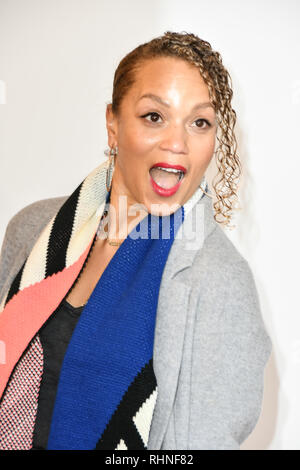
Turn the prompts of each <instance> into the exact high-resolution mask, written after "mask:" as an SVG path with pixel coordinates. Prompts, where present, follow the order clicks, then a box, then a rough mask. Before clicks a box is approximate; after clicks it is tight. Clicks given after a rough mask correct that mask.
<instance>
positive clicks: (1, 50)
mask: <svg viewBox="0 0 300 470" xmlns="http://www.w3.org/2000/svg"><path fill="white" fill-rule="evenodd" d="M299 20H300V3H299V2H298V1H297V0H286V1H282V0H280V1H279V0H264V1H260V0H251V1H250V0H248V1H243V2H241V1H239V0H227V1H226V2H224V1H222V0H211V1H210V2H207V1H205V2H204V1H201V0H187V1H185V2H182V0H151V2H149V1H145V0H144V1H143V0H130V1H127V2H125V1H123V0H110V1H108V0H84V1H82V0H81V1H80V0H0V103H1V104H0V175H1V185H0V201H1V202H0V209H1V212H0V243H1V242H2V239H3V236H4V232H5V228H6V225H7V223H8V221H9V219H10V218H11V217H12V216H13V215H14V214H15V213H16V212H17V211H18V210H20V209H21V208H23V207H24V206H26V205H27V204H30V203H32V202H34V201H36V200H39V199H44V198H48V197H55V196H62V195H68V194H70V193H71V191H73V189H74V188H75V187H76V186H77V185H78V184H79V183H80V182H81V181H82V179H83V178H84V177H85V176H86V175H87V174H88V173H89V172H90V171H91V170H92V169H93V168H94V167H96V166H97V165H98V164H99V163H101V161H103V160H104V158H106V157H104V155H103V150H104V149H105V148H106V146H107V140H106V129H105V107H106V104H107V103H108V102H109V101H110V99H111V91H112V79H113V73H114V70H115V68H116V66H117V65H118V63H119V61H120V60H121V58H122V57H123V56H124V55H125V54H126V53H127V52H129V51H130V50H131V49H133V48H134V47H136V46H137V45H138V44H140V43H142V42H145V41H148V40H149V39H152V38H153V37H155V36H157V35H160V34H163V33H164V31H166V30H172V31H178V32H181V31H187V32H193V33H195V34H197V35H199V36H200V37H201V38H203V39H205V40H207V41H209V42H210V43H211V45H212V47H213V48H214V49H216V50H218V51H219V52H220V53H221V55H222V57H223V62H224V64H225V66H226V67H227V68H228V70H229V72H230V74H231V76H232V80H233V89H234V107H235V110H236V112H237V116H238V124H237V136H238V144H239V153H240V156H241V160H242V165H243V177H242V181H241V188H240V194H239V197H240V205H241V206H242V210H241V211H239V212H238V214H237V216H236V217H235V220H234V223H235V224H236V226H237V228H236V229H235V230H233V231H228V230H226V233H227V235H228V236H229V237H230V238H231V239H232V241H233V242H234V244H235V245H236V246H237V248H238V249H239V250H240V252H241V253H242V254H243V256H245V258H246V259H247V260H248V261H249V264H250V266H251V267H252V270H253V273H254V276H255V279H256V283H257V287H258V291H259V295H260V301H261V308H262V313H263V317H264V321H265V324H266V327H267V330H268V332H269V334H270V336H271V338H272V341H273V346H274V347H273V353H272V355H271V358H270V360H269V362H268V365H267V367H266V370H265V393H264V403H263V409H262V413H261V416H260V419H259V422H258V424H257V426H256V428H255V430H254V431H253V433H252V434H251V435H250V436H249V438H248V439H247V441H245V442H244V444H243V445H242V449H266V450H274V449H278V450H283V449H298V450H299V449H300V434H299V425H300V401H299V399H298V397H299V396H300V315H299V314H300V309H299V301H298V289H299V287H298V284H299V275H298V267H299V262H300V256H299V248H298V240H299V235H300V234H299V223H298V213H297V212H298V210H297V204H298V174H299V171H300V164H299V161H300V155H299V146H298V135H299V126H300V119H299V113H300V61H299V52H300V50H299V49H300V47H299V44H300V32H299V31H300V28H299ZM214 171H215V167H214V165H213V164H212V165H211V167H210V169H209V172H208V179H209V178H212V176H213V174H214ZM209 181H210V179H209Z"/></svg>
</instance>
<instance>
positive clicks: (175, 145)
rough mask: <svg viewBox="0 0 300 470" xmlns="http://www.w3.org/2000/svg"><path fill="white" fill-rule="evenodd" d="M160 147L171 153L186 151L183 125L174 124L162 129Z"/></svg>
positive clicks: (185, 136)
mask: <svg viewBox="0 0 300 470" xmlns="http://www.w3.org/2000/svg"><path fill="white" fill-rule="evenodd" d="M160 148H161V149H162V150H167V151H169V152H173V153H187V135H186V131H185V129H184V127H183V126H180V125H176V124H174V125H170V126H168V127H167V128H166V129H164V132H163V136H162V139H161V144H160Z"/></svg>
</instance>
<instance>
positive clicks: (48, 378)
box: [32, 299, 84, 450]
mask: <svg viewBox="0 0 300 470" xmlns="http://www.w3.org/2000/svg"><path fill="white" fill-rule="evenodd" d="M83 308H84V306H82V307H73V306H72V305H71V304H69V302H67V300H65V299H63V300H62V302H61V303H60V305H59V306H58V307H57V309H56V310H55V312H53V314H52V315H51V317H50V318H49V319H48V320H47V321H46V322H45V323H44V325H43V326H42V328H41V329H40V331H39V336H40V340H41V343H42V346H43V351H44V370H43V376H42V381H41V386H40V393H39V399H38V409H37V416H36V421H35V428H34V433H33V446H32V449H33V450H39V449H46V448H47V442H48V437H49V433H50V424H51V418H52V412H53V408H54V403H55V397H56V390H57V386H58V382H59V375H60V370H61V367H62V363H63V359H64V355H65V353H66V350H67V346H68V344H69V341H70V339H71V336H72V333H73V330H74V328H75V326H76V323H77V321H78V319H79V317H80V314H81V312H82V310H83Z"/></svg>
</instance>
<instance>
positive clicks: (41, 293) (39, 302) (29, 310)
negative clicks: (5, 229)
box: [0, 240, 93, 397]
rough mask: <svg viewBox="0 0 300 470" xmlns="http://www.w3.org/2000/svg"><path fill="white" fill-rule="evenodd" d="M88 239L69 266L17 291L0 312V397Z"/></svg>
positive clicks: (65, 288) (70, 280) (61, 292)
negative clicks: (0, 353) (0, 357)
mask: <svg viewBox="0 0 300 470" xmlns="http://www.w3.org/2000/svg"><path fill="white" fill-rule="evenodd" d="M92 242H93V240H92V241H91V242H90V243H89V245H88V247H87V248H86V249H85V251H84V252H83V253H82V254H81V255H80V257H79V258H78V260H77V261H75V263H73V264H72V265H71V266H68V267H67V268H65V269H63V271H60V272H58V273H55V274H53V275H52V276H49V277H47V278H45V279H42V280H41V281H40V282H36V283H35V284H32V285H30V286H28V287H25V288H24V289H23V290H21V291H19V292H17V293H16V294H15V295H14V296H13V297H12V298H11V299H10V301H9V302H8V303H7V305H6V307H5V308H4V310H3V312H2V313H1V314H0V341H2V342H3V343H2V344H4V346H5V356H6V360H5V363H4V364H0V397H1V396H2V394H3V391H4V389H5V387H6V384H7V382H8V380H9V377H10V375H11V373H12V371H13V369H14V367H15V365H16V363H17V362H18V360H19V358H20V357H21V355H22V354H23V351H24V350H25V349H26V347H27V346H28V344H29V343H30V341H31V339H32V338H33V337H34V336H35V334H36V333H37V332H38V330H39V329H40V328H41V327H42V325H43V324H44V323H45V321H46V320H47V319H48V318H49V316H50V315H51V314H52V313H53V312H54V310H55V309H56V308H57V307H58V305H59V304H60V302H61V300H62V299H63V298H64V296H65V295H66V293H67V292H68V290H69V289H70V287H71V286H72V284H73V282H74V281H75V279H76V277H77V276H78V274H79V272H80V270H81V268H82V266H83V263H84V261H85V259H86V257H87V255H88V252H89V249H90V247H91V244H92Z"/></svg>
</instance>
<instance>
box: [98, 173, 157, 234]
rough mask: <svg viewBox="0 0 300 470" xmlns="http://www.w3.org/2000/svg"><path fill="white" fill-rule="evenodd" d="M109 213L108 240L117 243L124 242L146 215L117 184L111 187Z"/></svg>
mask: <svg viewBox="0 0 300 470" xmlns="http://www.w3.org/2000/svg"><path fill="white" fill-rule="evenodd" d="M114 183H115V181H114ZM133 206H135V207H133ZM130 209H131V210H130ZM109 213H110V224H109V225H108V226H107V231H108V238H109V240H113V241H119V242H122V241H123V240H125V238H126V237H127V235H128V234H129V233H130V232H131V231H132V230H133V229H134V227H136V226H137V225H138V223H139V222H140V221H141V220H142V219H144V218H145V217H146V216H147V215H148V212H147V211H146V210H144V209H142V208H139V207H138V205H137V202H136V201H133V200H132V198H130V197H129V196H128V195H127V194H126V193H125V192H124V191H122V190H121V189H120V188H118V185H117V184H112V186H111V191H110V202H109Z"/></svg>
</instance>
